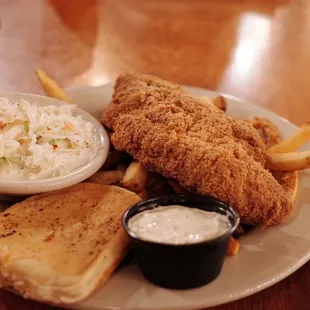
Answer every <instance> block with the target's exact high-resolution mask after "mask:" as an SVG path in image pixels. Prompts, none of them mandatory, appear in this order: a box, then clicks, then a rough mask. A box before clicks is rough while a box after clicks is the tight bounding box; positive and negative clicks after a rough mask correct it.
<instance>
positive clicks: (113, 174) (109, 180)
mask: <svg viewBox="0 0 310 310" xmlns="http://www.w3.org/2000/svg"><path fill="white" fill-rule="evenodd" d="M124 175H125V173H124V172H123V171H119V170H110V171H98V172H96V173H95V174H94V175H92V176H91V177H90V178H89V179H88V180H87V182H91V183H100V184H105V185H110V184H117V183H119V182H120V181H121V180H122V179H123V177H124Z"/></svg>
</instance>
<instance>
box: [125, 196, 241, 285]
mask: <svg viewBox="0 0 310 310" xmlns="http://www.w3.org/2000/svg"><path fill="white" fill-rule="evenodd" d="M168 205H182V206H186V207H191V208H197V209H201V210H206V211H214V212H218V213H221V214H224V215H227V216H228V218H229V220H230V222H231V228H230V229H229V230H228V231H227V232H226V233H225V234H223V235H221V236H218V237H216V238H214V239H210V240H206V241H202V242H199V243H194V244H184V245H183V244H181V245H171V244H164V243H157V242H151V241H147V240H143V239H141V238H140V237H139V236H137V235H136V234H135V233H134V232H133V231H131V230H130V229H129V227H128V225H127V224H128V221H129V219H130V218H131V217H133V216H134V215H136V214H138V213H140V212H143V211H145V210H150V209H154V208H156V207H159V206H168ZM238 224H239V216H238V214H237V213H236V212H235V211H234V210H233V209H232V208H231V207H230V206H228V205H226V204H225V203H223V202H222V201H219V200H217V199H215V198H213V197H210V196H198V195H171V196H164V197H159V198H154V199H149V200H145V201H142V202H140V203H138V204H136V205H134V206H132V207H130V208H129V209H128V210H127V211H126V212H125V213H124V215H123V225H124V228H125V230H126V232H127V233H128V235H129V236H130V238H131V240H132V243H133V248H134V251H135V255H136V258H137V261H138V264H139V265H140V269H141V271H142V273H143V275H144V276H145V277H146V278H147V279H148V280H149V281H150V282H152V283H154V284H156V285H158V286H161V287H166V288H171V289H190V288H195V287H199V286H202V285H205V284H207V283H210V282H211V281H213V280H214V279H216V277H217V276H218V275H219V273H220V272H221V269H222V265H223V261H224V258H225V255H226V251H227V247H228V242H229V238H230V236H231V235H232V234H233V232H234V231H235V229H236V228H237V227H238Z"/></svg>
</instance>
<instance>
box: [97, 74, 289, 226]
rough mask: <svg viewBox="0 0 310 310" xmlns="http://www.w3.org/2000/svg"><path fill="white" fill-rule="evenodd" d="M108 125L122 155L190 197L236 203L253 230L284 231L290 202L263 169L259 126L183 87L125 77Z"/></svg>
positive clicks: (106, 115)
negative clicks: (281, 225) (171, 181)
mask: <svg viewBox="0 0 310 310" xmlns="http://www.w3.org/2000/svg"><path fill="white" fill-rule="evenodd" d="M102 121H103V123H104V124H105V125H106V126H108V127H109V128H110V129H112V131H113V133H112V142H113V145H114V147H115V148H116V149H117V150H121V151H126V152H128V153H130V154H131V155H132V156H133V157H134V158H135V159H137V160H138V161H139V162H140V163H141V164H142V165H144V166H145V167H146V168H148V169H150V170H152V171H157V172H159V173H161V174H163V175H164V176H165V177H167V178H173V179H176V180H178V181H179V183H180V184H181V186H182V187H184V188H186V189H188V190H190V191H193V192H196V193H198V194H210V195H212V196H215V197H217V198H219V199H221V200H224V201H226V202H228V203H230V204H231V205H232V206H233V207H234V208H235V209H236V210H237V212H238V213H239V214H240V216H241V219H242V221H243V222H244V223H246V224H249V225H253V226H267V225H273V224H278V223H280V222H282V221H283V220H285V218H287V216H288V215H289V214H290V213H291V210H292V207H293V205H292V203H291V201H290V199H289V197H288V196H287V194H286V193H285V192H284V191H283V189H282V188H281V186H280V185H279V184H278V183H277V182H276V181H275V179H274V178H273V176H272V175H271V174H270V173H269V172H268V171H267V170H265V169H264V168H263V166H264V163H265V145H264V143H263V141H262V139H260V138H259V135H258V134H257V132H256V131H255V129H254V128H253V127H252V126H251V124H250V123H248V122H244V121H241V120H235V119H232V118H231V117H228V116H225V114H224V113H223V112H222V111H219V110H218V109H216V108H215V107H213V106H212V105H206V104H203V103H201V101H200V100H197V99H195V98H193V97H192V96H190V95H188V94H186V93H185V92H184V91H183V90H182V89H181V88H180V87H179V86H177V85H174V84H172V83H169V82H166V81H162V80H160V79H158V78H154V77H150V76H143V75H134V74H127V75H123V76H121V77H119V78H118V80H117V82H116V86H115V93H114V96H113V101H112V104H111V105H110V106H109V107H108V108H107V110H106V111H105V112H104V113H103V117H102Z"/></svg>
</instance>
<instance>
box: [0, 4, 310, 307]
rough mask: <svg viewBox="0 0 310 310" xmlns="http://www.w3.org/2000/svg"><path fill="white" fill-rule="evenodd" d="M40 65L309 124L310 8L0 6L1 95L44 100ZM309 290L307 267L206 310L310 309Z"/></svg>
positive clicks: (7, 299)
mask: <svg viewBox="0 0 310 310" xmlns="http://www.w3.org/2000/svg"><path fill="white" fill-rule="evenodd" d="M38 67H41V68H44V69H45V70H47V71H48V72H49V73H50V74H51V75H52V76H54V77H55V78H56V79H57V80H58V81H59V83H60V84H61V85H62V86H64V87H68V86H79V85H99V84H103V83H106V82H109V81H112V80H113V79H114V78H115V77H116V76H117V75H118V74H119V73H120V72H122V71H125V70H130V69H133V70H137V71H140V72H145V73H151V74H155V75H158V76H161V77H163V78H166V79H169V80H172V81H175V82H179V83H182V84H188V85H194V86H200V87H204V88H209V89H215V90H218V91H221V92H225V93H229V94H232V95H234V96H237V97H240V98H241V99H243V100H246V101H249V102H252V103H255V104H258V105H261V106H264V107H266V108H268V109H270V110H272V111H274V112H276V113H278V114H280V115H281V116H283V117H286V118H288V119H289V120H290V121H292V122H294V123H296V124H299V125H300V124H302V123H303V122H306V121H308V120H309V118H310V117H309V114H310V1H308V0H292V1H288V0H287V1H285V0H269V1H264V0H247V1H242V0H222V1H216V0H209V1H204V0H166V1H163V0H147V1H133V0H119V1H116V0H110V1H96V0H75V1H73V0H71V1H70V0H46V1H44V0H31V1H30V0H28V1H25V0H0V72H1V74H0V85H1V88H2V89H4V90H17V91H25V92H37V93H41V92H42V90H41V88H40V86H39V84H38V82H37V80H36V78H35V76H34V74H33V71H34V70H35V69H36V68H38ZM231 281H232V283H233V279H231ZM309 292H310V263H308V264H306V265H305V266H304V267H302V268H301V269H300V270H299V271H297V272H295V273H294V274H293V275H291V276H290V277H288V278H287V279H285V280H284V281H282V282H280V283H278V284H276V285H274V286H273V287H271V288H269V289H267V290H265V291H263V292H261V293H258V294H256V295H254V296H252V297H249V298H245V299H243V300H240V301H237V302H234V303H230V304H227V305H223V306H220V307H215V308H213V309H216V310H224V309H225V310H233V309H239V310H242V309H244V310H247V309H251V310H260V309H281V310H291V309H298V310H303V309H310V294H309ZM0 301H1V303H0V310H9V309H14V310H17V309H18V310H19V309H29V310H30V309H36V310H48V309H50V310H51V309H56V308H52V307H50V306H45V305H43V304H39V303H34V302H31V301H25V300H23V299H21V298H19V297H16V296H15V295H12V294H10V293H7V292H5V291H0Z"/></svg>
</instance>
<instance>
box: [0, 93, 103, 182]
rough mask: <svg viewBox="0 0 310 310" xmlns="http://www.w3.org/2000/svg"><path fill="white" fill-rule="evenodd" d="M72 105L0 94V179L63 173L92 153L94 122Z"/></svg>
mask: <svg viewBox="0 0 310 310" xmlns="http://www.w3.org/2000/svg"><path fill="white" fill-rule="evenodd" d="M75 108H76V107H75V105H72V104H70V105H69V104H68V105H60V106H58V105H57V106H56V105H51V106H44V107H41V106H38V105H37V104H33V103H29V102H27V101H25V100H20V101H16V102H15V101H14V102H12V101H10V100H9V99H7V98H0V179H2V180H3V179H5V180H20V179H30V180H31V179H44V178H50V177H56V176H63V175H66V174H68V173H69V172H70V171H72V170H74V169H75V168H77V167H78V166H80V165H82V164H84V163H86V162H87V161H89V160H90V159H91V158H92V157H94V155H95V153H96V151H97V150H98V147H99V145H98V141H97V140H96V139H95V138H94V137H95V135H94V130H95V129H94V126H93V124H92V123H90V122H86V121H85V120H83V118H82V117H81V116H74V115H73V111H74V110H75Z"/></svg>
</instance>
